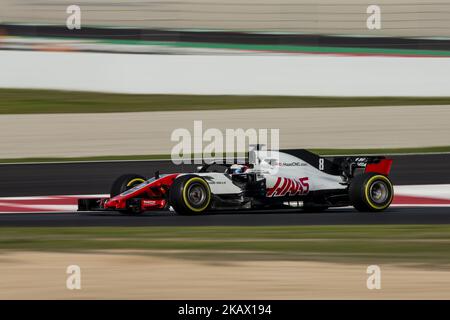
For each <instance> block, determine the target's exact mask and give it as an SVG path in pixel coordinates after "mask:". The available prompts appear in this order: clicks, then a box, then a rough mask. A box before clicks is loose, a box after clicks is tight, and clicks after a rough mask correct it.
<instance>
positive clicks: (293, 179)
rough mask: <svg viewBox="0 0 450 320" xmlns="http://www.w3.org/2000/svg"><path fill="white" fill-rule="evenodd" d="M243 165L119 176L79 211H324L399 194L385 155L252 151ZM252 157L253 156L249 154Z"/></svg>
mask: <svg viewBox="0 0 450 320" xmlns="http://www.w3.org/2000/svg"><path fill="white" fill-rule="evenodd" d="M246 159H247V160H246V161H245V162H244V163H243V164H229V165H223V169H224V170H222V172H217V171H213V170H212V167H214V165H213V166H212V165H203V166H201V167H199V170H198V172H195V173H172V174H161V175H160V174H159V173H157V174H155V177H153V178H150V179H147V178H145V177H143V176H140V175H136V174H126V175H123V176H121V177H119V178H118V179H117V180H116V181H115V182H114V183H113V186H112V188H111V197H110V198H101V199H79V201H78V210H79V211H93V210H94V211H95V210H100V211H103V210H113V211H119V212H122V213H128V214H139V213H142V212H145V211H152V210H161V209H171V210H174V211H175V212H177V213H178V214H183V215H194V214H196V215H198V214H205V213H208V212H211V211H215V210H232V209H238V210H243V209H279V208H287V207H301V208H303V210H305V211H322V210H325V209H327V208H329V207H340V206H349V205H351V206H353V207H355V208H356V209H357V210H359V211H375V212H376V211H382V210H385V209H386V208H388V207H389V205H390V204H391V202H392V198H393V186H392V183H391V181H390V180H389V178H388V174H389V171H390V168H391V165H392V160H391V159H386V158H385V157H382V156H351V157H350V156H349V157H321V156H318V155H316V154H314V153H311V152H309V151H307V150H286V151H284V152H278V151H262V150H253V151H250V152H249V153H248V157H247V158H246ZM249 159H252V160H249Z"/></svg>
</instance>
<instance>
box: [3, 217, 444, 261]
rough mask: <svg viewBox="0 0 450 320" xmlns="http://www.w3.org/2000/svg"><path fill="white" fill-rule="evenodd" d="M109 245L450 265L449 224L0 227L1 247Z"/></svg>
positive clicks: (87, 248)
mask: <svg viewBox="0 0 450 320" xmlns="http://www.w3.org/2000/svg"><path fill="white" fill-rule="evenodd" d="M194 218H195V217H194ZM199 218H201V217H199ZM149 219H151V218H149ZM109 249H116V250H117V249H120V250H140V251H139V252H140V253H141V254H147V253H148V254H161V255H174V256H176V257H182V258H187V259H193V258H195V259H209V260H211V259H212V258H216V259H218V260H223V259H227V260H228V259H244V260H253V259H270V260H285V259H292V260H306V261H327V262H346V263H351V262H357V263H372V262H376V263H409V264H426V265H428V266H440V267H448V266H449V265H450V225H373V226H368V225H360V226H279V227H278V226H277V227H131V228H129V227H128V228H127V227H84V228H59V227H58V228H56V227H52V228H35V227H30V228H28V227H26V228H9V227H2V228H0V252H1V251H4V250H14V251H17V250H27V251H30V250H31V251H54V252H67V251H76V252H80V251H83V252H93V253H95V251H96V250H109Z"/></svg>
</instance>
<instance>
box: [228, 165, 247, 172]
mask: <svg viewBox="0 0 450 320" xmlns="http://www.w3.org/2000/svg"><path fill="white" fill-rule="evenodd" d="M247 169H248V167H247V166H245V165H240V164H233V165H232V166H231V167H230V172H231V174H242V173H244V172H245V171H246V170H247Z"/></svg>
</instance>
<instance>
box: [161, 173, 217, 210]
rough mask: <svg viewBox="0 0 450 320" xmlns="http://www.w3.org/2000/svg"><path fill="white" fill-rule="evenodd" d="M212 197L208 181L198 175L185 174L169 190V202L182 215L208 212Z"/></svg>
mask: <svg viewBox="0 0 450 320" xmlns="http://www.w3.org/2000/svg"><path fill="white" fill-rule="evenodd" d="M211 198H212V195H211V190H210V188H209V185H208V183H207V182H206V181H205V179H203V178H202V177H199V176H196V175H184V176H181V177H179V178H177V179H175V181H174V182H173V184H172V186H171V187H170V191H169V204H170V205H171V206H172V208H173V209H174V210H175V211H176V212H177V213H178V214H182V215H198V214H203V213H205V212H207V210H208V209H209V206H210V204H211Z"/></svg>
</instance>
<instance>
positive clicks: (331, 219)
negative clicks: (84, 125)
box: [0, 154, 450, 227]
mask: <svg viewBox="0 0 450 320" xmlns="http://www.w3.org/2000/svg"><path fill="white" fill-rule="evenodd" d="M391 158H393V159H394V166H393V168H392V172H391V179H392V180H393V182H394V184H397V185H402V184H403V185H405V184H409V185H411V184H439V183H449V182H450V154H439V155H408V156H392V157H391ZM194 167H195V166H194V165H183V166H175V165H173V164H171V163H168V162H167V161H139V162H103V163H101V162H93V163H62V164H14V165H0V177H1V179H0V195H1V196H3V197H5V196H37V195H62V194H97V193H102V194H103V193H108V191H109V187H110V184H111V182H112V181H113V180H114V179H115V178H116V177H117V176H119V175H121V174H123V173H138V174H142V175H146V176H152V175H153V173H154V172H155V171H156V170H161V172H185V171H193V170H194ZM449 223H450V207H415V208H410V207H391V208H389V209H388V210H387V211H386V212H383V213H378V214H374V213H360V212H356V211H355V210H353V209H350V208H341V209H330V210H328V211H326V212H323V213H303V212H301V211H300V210H283V211H276V212H274V211H255V212H248V211H230V212H220V213H215V214H208V215H204V216H178V215H176V214H173V213H171V212H167V211H166V212H163V211H159V212H153V213H148V214H144V215H140V216H124V215H121V214H119V213H115V212H106V213H105V212H83V213H73V212H67V213H36V214H1V215H0V227H2V226H3V227H6V226H9V227H14V226H18V227H19V226H20V227H27V226H34V227H47V226H60V227H81V226H136V227H137V226H282V225H340V224H342V225H352V224H353V225H355V224H449Z"/></svg>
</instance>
